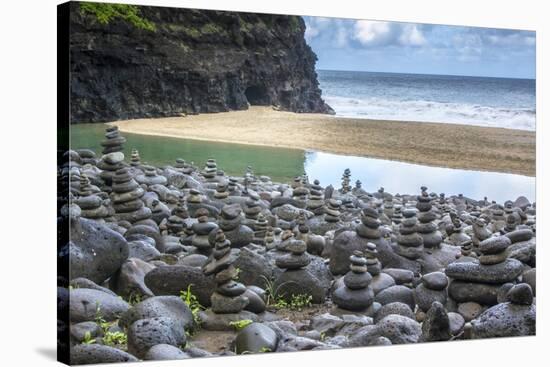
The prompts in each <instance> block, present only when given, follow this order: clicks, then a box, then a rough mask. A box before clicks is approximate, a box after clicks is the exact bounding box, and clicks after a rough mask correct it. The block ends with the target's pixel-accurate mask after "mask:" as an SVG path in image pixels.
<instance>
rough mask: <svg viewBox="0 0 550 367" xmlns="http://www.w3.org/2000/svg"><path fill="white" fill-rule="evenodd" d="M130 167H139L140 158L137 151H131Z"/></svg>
mask: <svg viewBox="0 0 550 367" xmlns="http://www.w3.org/2000/svg"><path fill="white" fill-rule="evenodd" d="M130 166H132V167H139V166H141V158H140V156H139V152H138V150H137V149H132V155H131V156H130Z"/></svg>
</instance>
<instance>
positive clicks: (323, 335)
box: [319, 331, 327, 342]
mask: <svg viewBox="0 0 550 367" xmlns="http://www.w3.org/2000/svg"><path fill="white" fill-rule="evenodd" d="M319 336H320V337H319V339H320V340H321V341H322V342H324V341H325V339H326V337H327V334H326V333H325V332H324V331H323V332H322V333H321V334H320V335H319Z"/></svg>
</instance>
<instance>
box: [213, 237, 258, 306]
mask: <svg viewBox="0 0 550 367" xmlns="http://www.w3.org/2000/svg"><path fill="white" fill-rule="evenodd" d="M236 258H237V255H236V253H235V251H234V250H232V249H231V242H230V241H229V240H227V239H226V238H225V235H224V233H223V231H222V230H221V229H218V230H217V232H216V238H215V247H214V251H213V253H212V256H211V258H210V259H209V261H208V262H207V263H206V264H205V265H204V267H203V272H204V274H205V275H212V274H215V276H214V280H215V282H216V289H215V290H214V293H213V294H212V296H211V298H210V300H211V302H212V306H211V308H212V312H214V313H217V314H228V313H239V312H241V311H242V310H244V308H245V307H246V306H247V305H248V302H249V299H248V298H247V297H246V296H244V295H243V293H245V292H246V287H245V286H244V285H243V284H242V283H239V282H237V281H236V279H237V275H238V272H237V269H236V268H235V267H234V266H233V263H234V262H235V260H236Z"/></svg>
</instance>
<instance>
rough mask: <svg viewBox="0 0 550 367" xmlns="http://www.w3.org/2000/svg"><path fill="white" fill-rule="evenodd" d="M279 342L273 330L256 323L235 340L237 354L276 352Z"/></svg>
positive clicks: (245, 329) (240, 333) (241, 332)
mask: <svg viewBox="0 0 550 367" xmlns="http://www.w3.org/2000/svg"><path fill="white" fill-rule="evenodd" d="M277 342H278V339H277V334H276V333H275V332H274V331H273V330H272V329H270V328H269V327H268V326H265V325H263V324H260V323H257V322H254V323H252V324H250V325H248V326H247V327H245V328H244V329H242V330H241V331H239V333H238V334H237V337H236V338H235V348H236V352H237V354H243V353H244V352H250V353H259V352H275V351H276V350H277Z"/></svg>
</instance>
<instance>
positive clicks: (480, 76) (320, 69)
mask: <svg viewBox="0 0 550 367" xmlns="http://www.w3.org/2000/svg"><path fill="white" fill-rule="evenodd" d="M315 70H316V71H345V72H354V73H379V74H410V75H436V76H462V77H468V78H493V79H518V80H535V81H536V80H537V78H536V76H535V77H534V78H526V77H521V78H520V77H513V76H486V75H466V74H438V73H436V74H426V73H411V72H396V71H374V70H342V69H324V68H315Z"/></svg>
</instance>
